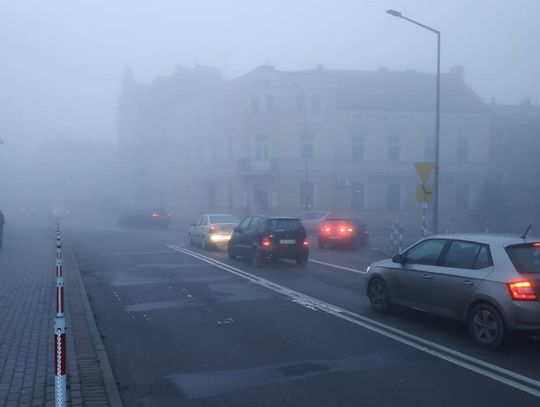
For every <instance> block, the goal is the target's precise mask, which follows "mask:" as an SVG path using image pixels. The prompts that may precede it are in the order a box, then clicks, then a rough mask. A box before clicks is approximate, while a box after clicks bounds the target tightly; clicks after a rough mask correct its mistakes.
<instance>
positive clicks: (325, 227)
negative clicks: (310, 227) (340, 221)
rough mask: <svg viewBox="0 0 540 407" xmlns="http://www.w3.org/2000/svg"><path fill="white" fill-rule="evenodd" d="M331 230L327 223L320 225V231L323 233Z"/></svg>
mask: <svg viewBox="0 0 540 407" xmlns="http://www.w3.org/2000/svg"><path fill="white" fill-rule="evenodd" d="M331 231H332V228H331V227H330V226H329V225H322V227H321V232H323V233H329V232H331Z"/></svg>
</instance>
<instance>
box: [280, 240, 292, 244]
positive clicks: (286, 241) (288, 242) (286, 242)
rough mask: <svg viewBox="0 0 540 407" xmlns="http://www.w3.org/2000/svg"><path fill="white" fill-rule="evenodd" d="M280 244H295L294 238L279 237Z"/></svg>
mask: <svg viewBox="0 0 540 407" xmlns="http://www.w3.org/2000/svg"><path fill="white" fill-rule="evenodd" d="M279 243H280V244H296V240H294V239H281V240H280V241H279Z"/></svg>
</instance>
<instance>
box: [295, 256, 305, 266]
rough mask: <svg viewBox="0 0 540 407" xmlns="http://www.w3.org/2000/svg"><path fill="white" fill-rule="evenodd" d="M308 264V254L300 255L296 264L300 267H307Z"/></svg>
mask: <svg viewBox="0 0 540 407" xmlns="http://www.w3.org/2000/svg"><path fill="white" fill-rule="evenodd" d="M307 262H308V256H307V255H306V254H300V255H299V256H297V257H296V264H298V266H299V267H306V264H307Z"/></svg>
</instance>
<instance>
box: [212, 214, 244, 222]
mask: <svg viewBox="0 0 540 407" xmlns="http://www.w3.org/2000/svg"><path fill="white" fill-rule="evenodd" d="M239 222H240V221H239V220H238V218H237V217H236V216H233V215H210V223H239Z"/></svg>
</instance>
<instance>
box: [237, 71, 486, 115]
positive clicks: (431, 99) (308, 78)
mask: <svg viewBox="0 0 540 407" xmlns="http://www.w3.org/2000/svg"><path fill="white" fill-rule="evenodd" d="M276 79H282V80H283V79H289V80H291V81H293V82H295V83H296V82H299V83H300V84H302V81H305V82H306V83H307V82H309V83H310V84H312V83H313V81H314V80H320V81H321V82H323V81H325V82H326V83H333V85H334V87H335V89H336V98H337V109H338V110H345V111H350V110H352V111H357V110H361V111H366V110H368V111H369V110H374V111H394V112H395V111H399V112H433V111H434V110H435V90H436V88H435V86H436V75H435V73H422V72H417V71H414V70H406V71H391V70H388V69H378V70H373V71H360V70H336V69H325V68H318V69H311V70H303V71H292V72H286V71H279V70H276V69H275V68H273V67H272V66H269V65H263V66H260V67H258V68H256V69H254V70H252V71H250V72H248V73H247V74H245V75H243V76H241V77H239V78H237V79H236V81H249V80H264V81H271V80H276ZM441 111H442V112H453V113H456V112H459V113H486V114H487V113H489V107H488V105H487V104H486V103H485V102H484V101H483V100H482V99H481V98H480V96H478V95H477V94H476V93H475V92H474V91H473V90H472V89H471V87H469V86H468V85H467V84H466V83H465V81H464V78H463V68H462V67H454V68H452V69H451V70H450V72H446V73H442V74H441Z"/></svg>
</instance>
